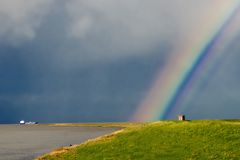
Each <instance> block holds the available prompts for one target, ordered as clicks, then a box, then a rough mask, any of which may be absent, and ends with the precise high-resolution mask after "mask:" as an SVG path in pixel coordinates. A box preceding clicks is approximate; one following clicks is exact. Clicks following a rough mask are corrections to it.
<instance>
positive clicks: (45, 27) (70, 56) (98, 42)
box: [0, 0, 240, 123]
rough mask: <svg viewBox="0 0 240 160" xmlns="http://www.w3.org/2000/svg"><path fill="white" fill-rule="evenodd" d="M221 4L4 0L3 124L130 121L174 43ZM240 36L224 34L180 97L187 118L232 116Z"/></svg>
mask: <svg viewBox="0 0 240 160" xmlns="http://www.w3.org/2000/svg"><path fill="white" fill-rule="evenodd" d="M226 3H228V2H224V0H212V1H208V0H201V1H197V0H147V1H142V0H121V1H119V0H89V1H86V0H68V1H64V0H34V1H32V0H11V1H9V0H1V1H0V123H17V122H18V121H19V120H21V119H24V120H27V121H39V122H41V123H49V122H106V121H108V122H111V121H128V120H129V119H131V116H132V115H133V114H134V113H135V111H136V110H137V109H138V107H139V104H140V103H141V102H142V101H143V99H144V98H145V97H146V96H147V94H148V91H149V89H150V88H151V85H152V83H153V82H154V80H155V78H156V74H157V73H159V70H160V71H161V69H163V68H164V66H165V65H167V63H168V62H169V61H168V60H169V59H170V57H172V56H175V55H174V54H180V57H181V54H182V53H180V52H179V53H178V52H172V50H175V46H177V45H178V44H179V42H184V41H185V39H189V37H190V38H192V39H194V38H195V37H193V35H194V36H197V35H198V34H197V33H198V32H199V31H200V30H202V29H206V30H214V28H211V27H212V25H209V24H208V23H205V22H206V19H210V20H212V19H213V20H214V19H217V17H219V15H221V14H222V13H223V12H224V10H225V9H226V8H224V7H225V6H226ZM229 3H230V2H229ZM239 38H240V36H239V34H237V33H236V34H235V36H234V38H228V39H227V40H226V41H227V42H228V43H226V45H225V47H224V48H223V49H221V50H220V51H219V52H222V53H223V55H224V57H223V58H222V59H221V60H219V63H217V64H215V66H214V67H213V68H212V69H211V70H212V72H211V74H210V75H209V74H204V73H203V74H202V75H200V76H199V77H198V79H197V80H196V82H195V85H194V87H193V89H192V90H191V91H190V92H189V93H188V94H189V95H187V96H186V97H183V98H184V99H183V105H184V107H182V108H184V109H182V110H181V109H180V110H181V111H182V112H184V113H186V115H188V117H190V118H192V119H217V118H238V116H239V113H240V107H239V105H240V98H239V95H240V84H239V81H238V80H239V78H240V70H239V60H240V54H239V51H240V48H239V45H238V41H239ZM189 47H191V46H189ZM225 53H227V54H225ZM176 56H178V57H179V55H176ZM179 61H181V59H179ZM210 61H211V60H210ZM203 83H204V87H201V85H202V84H203ZM190 95H194V98H189V97H193V96H190ZM180 108H181V106H180ZM175 117H176V115H174V114H173V115H171V116H170V117H169V118H175Z"/></svg>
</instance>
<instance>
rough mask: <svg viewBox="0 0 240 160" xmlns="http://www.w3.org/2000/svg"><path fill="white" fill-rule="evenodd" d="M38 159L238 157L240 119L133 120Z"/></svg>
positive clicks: (167, 159)
mask: <svg viewBox="0 0 240 160" xmlns="http://www.w3.org/2000/svg"><path fill="white" fill-rule="evenodd" d="M40 159H41V160H59V159H61V160H68V159H69V160H75V159H76V160H159V159H163V160H177V159H184V160H195V159H201V160H202V159H206V160H209V159H216V160H220V159H226V160H234V159H236V160H239V159H240V121H224V120H216V121H184V122H178V121H162V122H153V123H146V124H136V125H131V126H130V127H128V128H126V129H124V130H123V131H121V132H118V133H115V134H112V135H108V136H104V137H101V138H98V139H96V140H93V141H89V142H86V143H84V144H81V145H79V146H74V147H70V148H62V149H59V150H57V151H55V152H52V153H51V154H49V155H45V156H43V157H42V158H40Z"/></svg>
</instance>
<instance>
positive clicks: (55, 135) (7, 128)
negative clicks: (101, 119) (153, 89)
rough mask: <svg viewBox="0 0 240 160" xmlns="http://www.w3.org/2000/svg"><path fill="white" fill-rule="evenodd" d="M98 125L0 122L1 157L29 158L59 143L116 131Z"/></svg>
mask: <svg viewBox="0 0 240 160" xmlns="http://www.w3.org/2000/svg"><path fill="white" fill-rule="evenodd" d="M116 130H117V128H101V127H48V126H37V125H29V126H27V125H22V126H20V125H0V160H32V159H34V158H36V157H38V156H40V155H42V154H44V153H47V152H50V151H51V150H53V149H56V148H59V147H61V146H69V145H70V144H79V143H82V142H84V141H86V140H87V139H90V138H95V137H98V136H101V135H104V134H108V133H111V132H114V131H116Z"/></svg>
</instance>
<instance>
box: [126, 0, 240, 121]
mask: <svg viewBox="0 0 240 160" xmlns="http://www.w3.org/2000/svg"><path fill="white" fill-rule="evenodd" d="M221 2H222V3H224V4H223V6H225V7H224V8H223V9H222V12H221V14H220V15H218V16H217V18H216V17H213V18H211V17H210V18H209V19H208V21H207V20H206V23H207V24H210V25H209V27H206V28H204V29H202V30H201V31H199V30H198V32H197V33H192V34H191V35H189V36H188V37H185V39H184V40H182V42H179V43H178V44H176V46H175V47H174V49H173V51H172V54H170V55H171V57H170V58H169V60H168V63H167V64H166V65H165V66H164V68H161V69H160V71H159V73H158V74H157V76H156V80H155V81H154V83H153V85H152V87H151V89H150V91H149V92H148V94H147V96H146V98H145V99H144V100H143V101H142V102H141V104H140V105H139V107H138V109H137V111H136V112H135V114H134V115H133V117H131V120H132V121H154V120H159V119H167V118H168V116H169V115H170V114H172V113H174V112H175V111H176V110H177V109H178V106H179V105H180V104H181V100H182V98H183V97H184V96H185V95H186V93H188V91H189V90H191V88H193V85H194V83H193V82H194V79H195V78H196V77H197V75H198V74H199V72H202V71H203V67H204V66H205V65H206V63H208V62H209V60H210V59H213V57H214V56H215V57H216V56H223V55H220V53H221V54H224V53H222V52H219V51H220V50H221V49H222V48H223V46H222V45H223V44H225V45H227V42H226V40H228V39H232V37H234V35H235V33H236V32H237V31H238V28H239V26H240V24H239V20H238V21H237V20H236V19H237V18H239V17H238V14H237V13H238V12H239V10H240V1H239V0H236V1H228V2H227V1H221ZM216 5H217V4H216ZM196 37H197V38H196ZM216 59H217V58H216ZM211 63H212V62H211ZM215 63H216V62H215Z"/></svg>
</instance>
